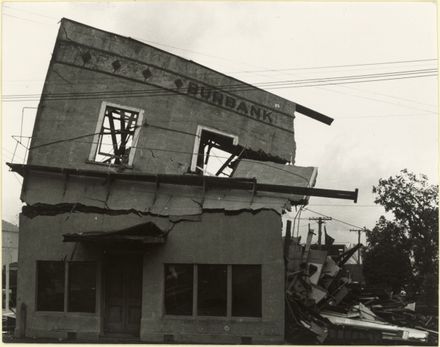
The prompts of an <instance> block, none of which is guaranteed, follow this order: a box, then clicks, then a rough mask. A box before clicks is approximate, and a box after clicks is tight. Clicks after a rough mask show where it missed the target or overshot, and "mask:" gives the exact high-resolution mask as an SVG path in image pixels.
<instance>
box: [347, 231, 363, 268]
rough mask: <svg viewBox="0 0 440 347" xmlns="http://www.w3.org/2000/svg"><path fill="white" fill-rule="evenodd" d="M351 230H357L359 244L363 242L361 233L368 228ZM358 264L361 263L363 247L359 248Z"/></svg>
mask: <svg viewBox="0 0 440 347" xmlns="http://www.w3.org/2000/svg"><path fill="white" fill-rule="evenodd" d="M350 231H351V232H356V233H358V244H360V243H361V233H362V232H366V231H367V228H366V227H363V228H362V229H350ZM357 263H358V265H359V264H360V263H361V249H360V248H359V249H358V260H357Z"/></svg>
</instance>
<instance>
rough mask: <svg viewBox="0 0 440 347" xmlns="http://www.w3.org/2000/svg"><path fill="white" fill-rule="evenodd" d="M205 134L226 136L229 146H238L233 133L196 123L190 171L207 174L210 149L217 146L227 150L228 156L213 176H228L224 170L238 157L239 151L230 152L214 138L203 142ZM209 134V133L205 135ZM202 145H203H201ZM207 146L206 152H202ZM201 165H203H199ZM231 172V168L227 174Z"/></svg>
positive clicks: (236, 138) (236, 137)
mask: <svg viewBox="0 0 440 347" xmlns="http://www.w3.org/2000/svg"><path fill="white" fill-rule="evenodd" d="M204 133H205V134H209V133H212V134H214V136H213V137H216V136H220V137H224V138H226V141H230V142H231V146H238V136H237V135H233V134H229V133H226V132H224V131H220V130H217V129H214V128H210V127H207V126H204V125H198V126H197V132H196V137H195V141H194V149H193V154H192V160H191V172H194V173H197V174H200V175H202V174H203V175H207V174H208V172H207V170H206V166H207V164H208V160H209V158H210V151H211V149H212V148H218V149H220V150H222V151H224V152H227V153H228V154H229V158H228V159H227V160H225V162H224V163H222V165H221V167H220V169H218V170H217V172H216V173H215V174H214V176H219V175H221V174H223V175H225V176H228V175H226V174H225V173H224V170H225V169H226V168H227V167H231V166H230V164H231V163H232V162H233V160H236V159H238V158H239V157H240V153H231V152H230V151H228V150H225V149H222V146H221V144H219V143H216V142H215V140H214V139H209V138H208V140H206V143H205V136H204ZM207 136H209V135H207ZM202 146H203V147H202ZM206 146H208V150H207V153H206V154H205V153H204V148H205V147H206ZM201 165H203V166H201ZM232 174H233V170H232V172H231V174H230V175H229V177H230V176H232Z"/></svg>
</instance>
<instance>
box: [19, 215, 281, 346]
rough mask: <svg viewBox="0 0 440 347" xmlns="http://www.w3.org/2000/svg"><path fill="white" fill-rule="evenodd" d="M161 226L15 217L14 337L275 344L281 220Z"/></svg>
mask: <svg viewBox="0 0 440 347" xmlns="http://www.w3.org/2000/svg"><path fill="white" fill-rule="evenodd" d="M170 220H171V219H170V218H164V217H157V216H156V217H154V216H145V215H143V216H139V215H136V214H125V215H124V216H117V215H102V214H97V213H73V214H71V213H70V214H69V213H63V214H59V215H55V216H41V215H40V216H36V217H32V218H29V217H27V216H23V215H22V216H21V220H20V226H21V232H22V237H21V238H20V250H21V253H20V256H19V274H18V296H17V301H18V306H17V327H16V336H17V337H21V338H22V339H23V338H24V339H31V340H32V339H41V338H43V339H54V340H62V341H88V342H93V341H97V342H98V341H100V342H103V341H104V340H107V341H108V342H115V341H127V342H130V341H132V342H136V341H143V342H157V343H160V342H165V343H173V342H175V343H180V342H181V343H234V344H235V343H247V344H249V343H255V344H261V343H271V344H273V343H282V342H283V341H284V295H283V293H284V260H283V257H282V254H283V245H282V237H281V220H280V216H279V215H278V214H277V213H276V212H274V211H269V210H262V211H258V212H256V211H254V212H245V211H243V212H240V213H238V212H237V213H231V214H228V213H224V212H209V213H203V214H202V215H201V216H196V217H191V218H187V220H182V219H179V221H178V222H175V221H171V222H170ZM63 241H64V242H63Z"/></svg>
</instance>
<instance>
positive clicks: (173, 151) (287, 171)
mask: <svg viewBox="0 0 440 347" xmlns="http://www.w3.org/2000/svg"><path fill="white" fill-rule="evenodd" d="M149 126H152V125H149ZM167 130H170V131H178V132H181V131H180V130H176V129H167ZM97 134H99V133H92V134H86V135H81V136H76V137H73V138H68V139H59V140H56V141H51V142H47V143H43V144H40V145H36V146H34V147H31V148H28V150H29V151H31V150H35V149H38V148H41V147H46V146H52V145H55V144H59V143H63V142H76V143H87V144H98V142H94V141H77V140H79V139H82V138H85V137H91V136H94V135H97ZM186 134H187V135H191V136H194V137H199V136H198V135H197V134H193V133H186ZM28 138H32V136H28ZM132 148H134V149H146V150H149V151H151V152H152V153H153V151H159V152H169V153H179V154H191V155H193V154H194V152H190V151H177V150H172V149H165V148H154V147H145V146H133V147H132ZM210 157H213V158H220V159H228V158H229V156H227V157H225V156H219V155H210ZM240 160H241V161H251V162H254V163H255V161H254V160H251V159H245V158H242V159H240ZM258 165H263V166H267V167H270V168H272V169H275V170H278V171H283V172H286V173H288V174H291V175H293V176H296V177H299V178H302V179H304V180H305V181H306V182H307V184H308V185H309V178H308V177H305V176H302V175H300V174H297V173H294V172H292V171H289V170H284V169H282V168H280V167H277V166H273V165H269V164H267V163H265V162H262V161H259V162H258Z"/></svg>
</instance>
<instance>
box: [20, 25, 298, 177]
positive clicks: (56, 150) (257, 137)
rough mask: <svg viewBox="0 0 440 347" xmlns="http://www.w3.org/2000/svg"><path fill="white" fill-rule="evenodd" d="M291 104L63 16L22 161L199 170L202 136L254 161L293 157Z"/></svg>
mask: <svg viewBox="0 0 440 347" xmlns="http://www.w3.org/2000/svg"><path fill="white" fill-rule="evenodd" d="M296 106H297V105H296V104H295V103H293V102H290V101H288V100H285V99H283V98H281V97H278V96H276V95H273V94H271V93H269V92H266V91H263V90H261V89H258V88H256V87H253V86H251V85H249V84H246V83H243V82H240V81H238V80H236V79H234V78H231V77H228V76H225V75H223V74H220V73H218V72H215V71H213V70H211V69H209V68H206V67H204V66H201V65H199V64H197V63H194V62H192V61H189V60H186V59H183V58H181V57H178V56H176V55H173V54H170V53H168V52H165V51H163V50H160V49H157V48H155V47H152V46H149V45H146V44H144V43H141V42H139V41H136V40H133V39H131V38H127V37H122V36H119V35H115V34H111V33H108V32H105V31H102V30H98V29H95V28H92V27H89V26H86V25H83V24H80V23H76V22H73V21H71V20H67V19H63V20H62V21H61V27H60V30H59V33H58V37H57V41H56V44H55V49H54V53H53V56H52V60H51V63H50V66H49V70H48V73H47V77H46V82H45V85H44V90H43V95H42V98H41V101H40V105H39V110H38V114H37V119H36V122H35V127H34V133H33V140H32V144H31V151H30V155H29V161H28V163H29V164H34V165H48V166H59V167H72V168H73V167H74V168H87V169H96V170H106V169H107V167H108V165H110V166H111V167H114V166H115V167H120V168H122V169H125V168H129V169H130V170H133V171H135V172H146V173H164V174H183V173H187V172H195V171H196V170H197V169H202V168H201V167H200V166H203V164H204V163H203V160H201V158H200V155H202V154H203V153H201V152H200V148H201V146H202V145H209V144H213V145H214V147H216V148H219V149H221V150H224V151H226V152H228V153H234V154H235V155H236V156H239V155H241V156H242V157H243V158H248V159H251V160H268V161H274V162H278V163H283V162H292V163H293V162H294V158H295V140H294V127H293V119H294V112H295V108H296ZM195 153H198V155H196V154H195ZM205 154H206V153H205ZM103 164H104V165H103Z"/></svg>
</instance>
